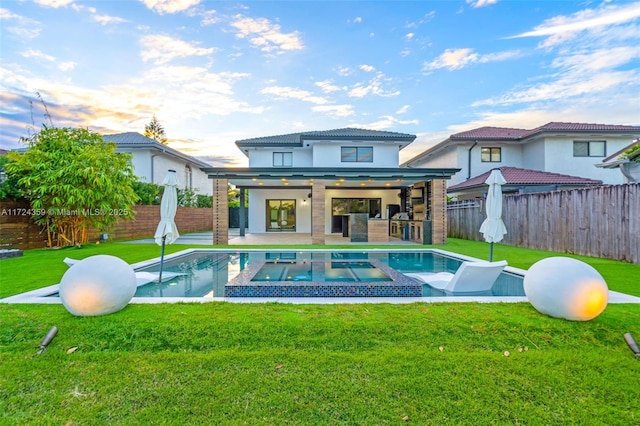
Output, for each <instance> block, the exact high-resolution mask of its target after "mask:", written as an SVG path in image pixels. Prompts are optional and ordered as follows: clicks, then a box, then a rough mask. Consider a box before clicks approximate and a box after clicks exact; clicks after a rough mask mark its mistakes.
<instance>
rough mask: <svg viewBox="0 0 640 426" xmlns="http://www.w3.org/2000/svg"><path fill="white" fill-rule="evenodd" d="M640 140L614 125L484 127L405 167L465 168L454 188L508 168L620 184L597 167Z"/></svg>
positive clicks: (638, 130) (634, 131) (634, 129)
mask: <svg viewBox="0 0 640 426" xmlns="http://www.w3.org/2000/svg"><path fill="white" fill-rule="evenodd" d="M639 136H640V126H621V125H610V124H586V123H556V122H552V123H547V124H545V125H544V126H540V127H537V128H535V129H532V130H527V129H511V128H500V127H480V128H478V129H473V130H469V131H466V132H461V133H456V134H453V135H451V136H449V138H447V139H446V140H444V141H443V142H440V143H439V144H437V145H435V146H433V147H432V148H430V149H427V150H426V151H424V152H423V153H421V154H419V155H417V156H415V157H414V158H412V159H410V160H409V161H406V162H405V163H403V164H402V165H403V166H406V167H455V168H460V169H461V171H460V173H458V174H456V175H455V176H453V178H452V179H451V180H450V181H449V185H450V186H453V185H458V184H461V183H462V182H464V181H466V180H469V179H471V178H472V177H474V176H478V175H480V174H482V173H486V172H488V171H490V170H491V169H494V168H497V167H504V166H509V167H517V168H522V169H529V170H538V171H544V172H550V173H560V174H566V175H571V176H580V177H583V178H587V179H594V180H601V181H602V182H603V183H605V184H619V183H623V178H622V176H621V175H620V174H619V173H616V172H615V171H612V170H608V169H603V168H596V167H595V166H596V164H598V163H600V162H602V160H603V159H605V158H606V157H607V156H608V155H611V153H613V152H616V151H619V150H620V149H622V148H623V147H624V146H626V145H628V144H629V142H631V141H633V140H634V139H636V138H638V137H639Z"/></svg>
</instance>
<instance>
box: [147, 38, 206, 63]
mask: <svg viewBox="0 0 640 426" xmlns="http://www.w3.org/2000/svg"><path fill="white" fill-rule="evenodd" d="M140 44H141V45H142V47H143V51H142V53H141V54H140V56H141V57H142V60H143V61H144V62H148V61H153V62H154V63H155V64H157V65H159V64H165V63H167V62H170V61H172V60H173V59H176V58H185V57H189V56H206V55H209V54H211V53H213V51H214V49H213V48H202V47H197V46H195V45H193V44H190V43H187V42H185V41H182V40H179V39H175V38H171V37H169V36H164V35H147V36H144V37H142V39H141V40H140Z"/></svg>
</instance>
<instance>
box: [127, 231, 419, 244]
mask: <svg viewBox="0 0 640 426" xmlns="http://www.w3.org/2000/svg"><path fill="white" fill-rule="evenodd" d="M130 242H131V243H154V242H155V241H154V239H153V238H147V239H144V240H135V241H130ZM212 242H213V233H212V232H195V233H190V234H185V235H180V238H178V240H176V241H175V242H174V243H173V244H186V245H212ZM280 244H283V245H284V244H286V245H304V244H312V243H311V234H301V233H293V232H270V233H265V234H249V233H247V234H245V235H244V236H242V237H241V236H240V232H239V230H238V228H230V229H229V245H230V246H233V245H236V246H238V245H280ZM325 244H327V245H352V244H355V245H363V244H367V243H362V242H356V243H352V242H351V240H350V239H349V238H348V237H343V236H342V235H340V234H329V235H326V236H325ZM371 244H375V245H408V246H414V247H422V245H421V244H418V243H415V242H413V241H405V240H401V239H399V238H393V237H390V238H389V241H388V242H385V243H371Z"/></svg>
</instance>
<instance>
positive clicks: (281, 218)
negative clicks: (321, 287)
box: [204, 128, 458, 244]
mask: <svg viewBox="0 0 640 426" xmlns="http://www.w3.org/2000/svg"><path fill="white" fill-rule="evenodd" d="M415 138H416V136H415V135H410V134H404V133H396V132H386V131H375V130H365V129H354V128H344V129H336V130H327V131H312V132H301V133H292V134H286V135H279V136H269V137H260V138H254V139H244V140H239V141H236V145H237V146H238V148H239V149H240V150H241V151H242V152H243V153H244V154H245V155H246V156H247V157H248V158H249V167H246V168H208V169H204V171H205V172H207V173H208V175H209V177H210V178H211V179H213V181H214V182H213V186H214V202H216V200H218V201H217V202H218V203H224V200H223V199H222V197H216V192H222V189H223V188H225V187H226V184H227V182H229V183H231V184H233V185H235V186H236V187H237V188H239V189H240V197H241V198H240V200H241V201H240V205H241V206H243V205H244V202H243V201H244V197H245V196H246V195H248V197H249V208H248V212H246V213H248V219H249V220H248V223H249V232H250V233H264V232H295V233H311V237H312V241H313V242H314V244H323V243H324V237H325V235H326V234H332V233H340V232H343V235H344V229H343V226H344V222H343V221H342V219H343V217H345V216H347V215H349V214H351V213H366V214H367V215H368V217H369V218H371V219H375V218H376V217H379V218H380V219H381V220H384V219H389V218H390V216H391V215H393V213H395V212H397V211H402V212H410V213H413V214H414V218H415V219H416V220H418V219H420V220H422V219H431V217H435V219H437V224H436V223H435V222H434V224H433V227H434V229H435V230H436V231H434V232H437V231H438V230H441V229H440V228H439V227H443V225H444V219H443V216H444V214H443V212H444V210H443V209H444V204H445V202H446V194H445V187H446V184H445V180H446V179H449V178H450V177H451V176H452V175H453V174H454V173H455V172H456V171H458V170H457V169H454V168H438V169H422V168H414V169H407V168H400V167H399V162H400V150H402V149H403V148H405V147H407V146H408V145H409V144H410V143H411V142H413V141H414V140H415ZM214 207H215V206H214ZM224 210H225V209H224V205H223V204H218V208H217V209H215V208H214V215H215V214H216V211H218V214H220V215H222V214H224ZM436 211H437V214H436ZM243 213H244V212H243ZM241 217H242V214H241ZM241 220H242V219H241ZM216 223H217V224H218V228H216V226H217V225H216ZM225 223H227V221H226V220H225V218H224V217H220V220H216V219H215V218H214V243H224V242H225V238H226V231H227V229H226V228H224V227H223V226H226V225H225ZM240 228H241V229H240V232H241V235H244V234H243V233H244V222H242V223H241V227H240ZM442 229H444V237H443V238H444V239H446V228H444V227H443V228H442ZM385 232H386V230H385ZM215 235H219V236H220V238H221V239H218V240H216V237H215ZM216 241H217V242H216ZM438 241H439V240H438Z"/></svg>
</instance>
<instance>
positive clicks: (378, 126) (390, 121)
mask: <svg viewBox="0 0 640 426" xmlns="http://www.w3.org/2000/svg"><path fill="white" fill-rule="evenodd" d="M378 118H379V120H377V121H373V122H369V123H362V124H354V125H353V126H354V127H362V128H366V129H371V130H385V129H393V128H397V127H398V126H399V125H401V126H406V125H411V124H414V125H417V124H420V123H419V121H418V120H398V119H397V118H395V117H393V116H391V115H382V116H380V117H378Z"/></svg>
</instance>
